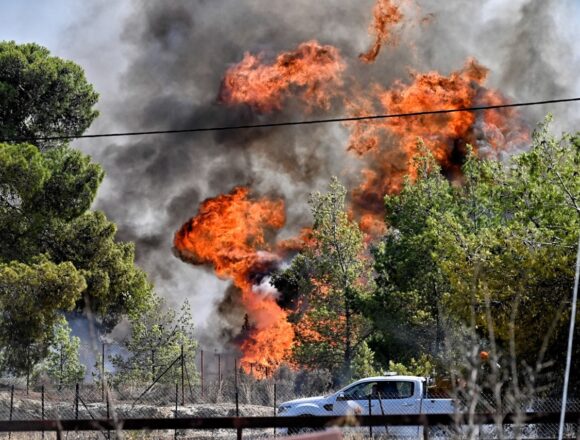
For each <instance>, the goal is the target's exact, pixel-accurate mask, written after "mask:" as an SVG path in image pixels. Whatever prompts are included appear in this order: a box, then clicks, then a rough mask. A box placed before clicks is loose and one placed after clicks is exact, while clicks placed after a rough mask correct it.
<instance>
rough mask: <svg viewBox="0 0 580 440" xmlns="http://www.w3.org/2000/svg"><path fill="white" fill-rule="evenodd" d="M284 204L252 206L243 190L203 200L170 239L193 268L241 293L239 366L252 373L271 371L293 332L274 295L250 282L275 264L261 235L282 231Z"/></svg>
mask: <svg viewBox="0 0 580 440" xmlns="http://www.w3.org/2000/svg"><path fill="white" fill-rule="evenodd" d="M284 223H285V215H284V202H283V201H282V200H269V199H267V198H260V199H257V200H251V199H250V197H249V190H248V189H247V188H243V187H238V188H235V189H234V190H233V191H232V192H231V193H230V194H224V195H220V196H218V197H215V198H213V199H208V200H205V201H204V202H203V203H202V204H201V206H200V208H199V212H198V214H197V215H196V216H195V217H194V218H192V219H191V220H189V221H188V222H187V223H185V224H184V225H183V226H182V227H181V228H180V229H179V231H178V232H177V233H176V234H175V237H174V241H173V244H174V247H175V249H176V251H177V253H178V254H179V256H180V257H181V258H182V259H183V260H186V261H189V262H191V263H193V264H196V265H210V266H212V267H213V269H214V270H215V273H216V274H217V275H218V276H219V277H221V278H229V279H231V280H232V281H233V283H234V285H235V286H236V287H237V288H238V289H240V291H241V294H242V296H241V298H242V304H243V305H244V308H245V310H246V313H247V319H248V328H247V329H246V331H245V334H244V335H243V336H244V337H243V340H242V341H241V344H240V347H241V350H242V352H243V357H242V359H241V366H242V367H243V368H245V369H246V370H248V369H250V368H253V367H256V371H265V370H266V369H270V368H274V367H276V366H277V365H279V363H280V362H281V361H282V360H283V359H284V357H285V356H286V354H287V352H288V350H289V349H290V347H291V346H292V341H293V338H294V331H293V329H292V326H291V325H290V323H288V321H287V319H286V316H287V313H286V312H285V311H284V310H282V309H281V308H280V307H279V306H278V304H277V303H276V294H277V292H276V291H275V289H274V288H273V287H271V289H270V291H265V289H259V288H258V287H257V286H255V285H254V282H253V281H252V278H253V275H254V274H255V273H256V272H258V271H261V268H263V267H268V266H271V265H272V264H275V263H276V262H277V260H278V257H277V256H276V255H275V254H273V253H271V252H269V246H268V243H266V239H265V233H266V231H268V230H270V231H275V230H278V229H280V228H281V227H282V226H284Z"/></svg>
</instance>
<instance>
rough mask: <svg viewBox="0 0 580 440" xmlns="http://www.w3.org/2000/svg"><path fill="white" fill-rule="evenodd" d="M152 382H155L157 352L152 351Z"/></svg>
mask: <svg viewBox="0 0 580 440" xmlns="http://www.w3.org/2000/svg"><path fill="white" fill-rule="evenodd" d="M151 380H155V350H153V349H152V350H151Z"/></svg>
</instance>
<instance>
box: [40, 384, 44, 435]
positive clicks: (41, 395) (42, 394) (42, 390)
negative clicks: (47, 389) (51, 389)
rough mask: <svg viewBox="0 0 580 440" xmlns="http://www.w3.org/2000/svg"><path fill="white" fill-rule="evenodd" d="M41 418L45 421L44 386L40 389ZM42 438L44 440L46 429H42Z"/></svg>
mask: <svg viewBox="0 0 580 440" xmlns="http://www.w3.org/2000/svg"><path fill="white" fill-rule="evenodd" d="M40 405H41V406H40V408H41V409H40V418H41V420H44V385H42V387H40ZM42 438H43V439H44V428H43V429H42Z"/></svg>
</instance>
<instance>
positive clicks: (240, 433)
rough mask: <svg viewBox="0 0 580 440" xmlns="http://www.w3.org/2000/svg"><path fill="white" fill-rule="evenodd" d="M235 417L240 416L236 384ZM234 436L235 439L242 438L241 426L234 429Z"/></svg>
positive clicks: (240, 439) (239, 439)
mask: <svg viewBox="0 0 580 440" xmlns="http://www.w3.org/2000/svg"><path fill="white" fill-rule="evenodd" d="M236 417H240V398H239V394H238V387H237V386H236ZM236 438H237V440H242V428H240V427H238V428H237V429H236Z"/></svg>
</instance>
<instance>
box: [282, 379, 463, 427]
mask: <svg viewBox="0 0 580 440" xmlns="http://www.w3.org/2000/svg"><path fill="white" fill-rule="evenodd" d="M453 412H454V405H453V401H452V400H451V399H434V398H429V396H428V395H427V379H426V378H424V377H419V376H401V375H387V376H377V377H367V378H364V379H361V380H358V381H356V382H354V383H352V384H350V385H348V386H346V387H344V388H342V389H340V390H338V391H337V392H336V393H333V394H331V395H329V396H318V397H309V398H305V399H295V400H291V401H288V402H284V403H282V404H281V405H280V406H279V408H278V414H279V415H280V416H305V415H312V416H316V415H335V416H345V415H349V414H361V415H398V414H453ZM407 428H408V427H398V428H396V429H397V430H405V431H406V430H407ZM392 429H393V428H392ZM411 429H413V430H415V432H416V429H417V428H416V427H413V428H411ZM389 432H390V430H389Z"/></svg>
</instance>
